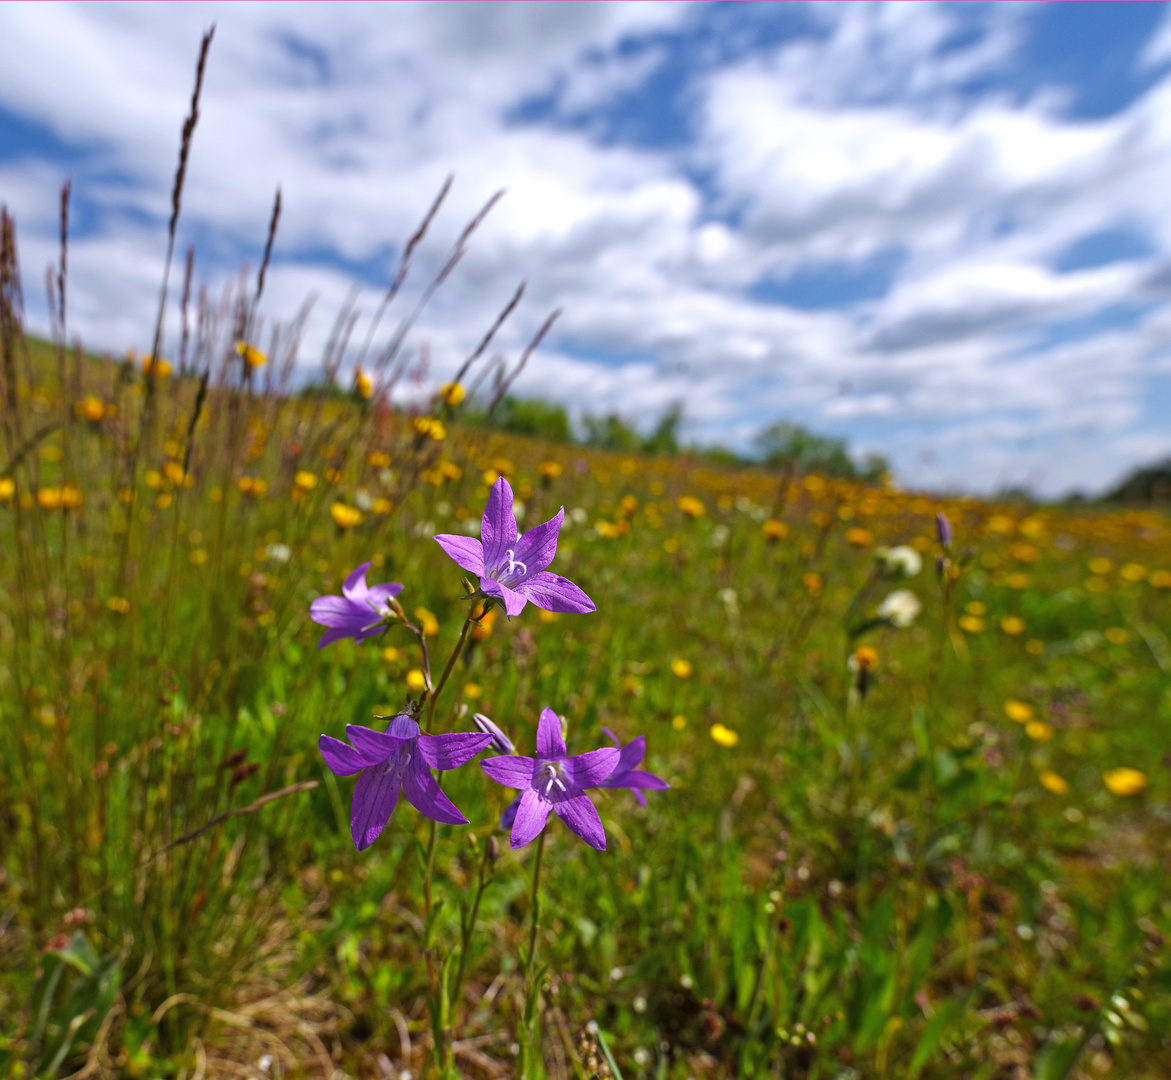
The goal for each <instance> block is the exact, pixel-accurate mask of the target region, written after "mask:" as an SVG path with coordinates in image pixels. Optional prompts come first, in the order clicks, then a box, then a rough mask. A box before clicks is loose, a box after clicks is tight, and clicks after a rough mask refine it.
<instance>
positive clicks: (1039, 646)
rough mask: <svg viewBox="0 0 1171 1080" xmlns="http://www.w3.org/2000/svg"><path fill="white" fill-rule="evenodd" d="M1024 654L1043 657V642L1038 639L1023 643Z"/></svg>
mask: <svg viewBox="0 0 1171 1080" xmlns="http://www.w3.org/2000/svg"><path fill="white" fill-rule="evenodd" d="M1025 652H1027V653H1028V654H1029V655H1030V656H1044V655H1045V642H1043V641H1042V640H1041V639H1040V638H1029V640H1028V641H1026V642H1025Z"/></svg>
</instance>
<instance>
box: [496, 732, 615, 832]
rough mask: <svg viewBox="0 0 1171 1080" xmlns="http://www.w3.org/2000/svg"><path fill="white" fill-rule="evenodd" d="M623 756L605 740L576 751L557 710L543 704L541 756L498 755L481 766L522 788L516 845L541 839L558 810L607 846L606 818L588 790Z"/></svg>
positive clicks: (501, 780) (570, 823)
mask: <svg viewBox="0 0 1171 1080" xmlns="http://www.w3.org/2000/svg"><path fill="white" fill-rule="evenodd" d="M620 756H621V755H620V754H619V752H618V751H617V750H615V749H614V748H613V747H611V746H604V747H602V749H600V750H591V751H590V752H589V753H588V754H578V755H576V756H575V757H570V756H569V751H568V750H567V749H566V747H565V740H564V739H563V738H562V737H561V721H560V720H559V719H558V718H557V714H556V713H555V712H554V711H553V710H552V709H542V710H541V718H540V720H539V721H538V723H537V756H536V757H535V758H530V757H519V756H518V757H494V758H488V759H487V760H485V761H481V762H480V768H481V769H483V770H484V772H486V773H487V774H488V775H489V776H490V777H491V778H492V779H493V780H495V781H496V782H497V783H498V784H503V785H504V786H505V787H510V788H516V789H518V790H519V791H520V793H521V794H520V801H519V802H518V803H517V804H516V811H515V813H514V814H513V820H512V822H511V825H512V836H511V844H512V846H513V847H514V848H520V847H524V846H525V845H526V844H528V843H531V842H532V841H533V840H535V839H536V838H537V837H538V836H539V835H540V833H541V831H542V830H543V829H544V828H545V822H546V821H547V820H548V817H549V812H550V811H552V812H553V813H555V814H556V815H557V816H558V817H559V818H561V820H562V821H564V822H565V824H566V825H568V826H569V828H570V829H572V830H573V831H574V832H575V833H577V835H578V836H580V837H581V838H582V839H583V840H584V841H585V842H586V843H587V844H589V845H590V847H593V848H597V849H598V850H599V851H605V850H606V832H605V830H604V829H603V828H602V819H601V818H600V817H599V816H598V811H597V809H596V808H595V807H594V804H593V803H592V802H590V800H589V796H588V795H586V794H585V792H586V789H588V788H592V787H597V786H598V784H600V783H601V782H602V781H603V780H605V779H606V777H608V776H609V775H610V773H612V772H613V771H614V767H615V766H616V765H617V764H618V761H619V758H620ZM510 809H511V808H510ZM507 814H508V811H505V815H506V816H507Z"/></svg>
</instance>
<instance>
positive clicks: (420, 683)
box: [407, 668, 427, 693]
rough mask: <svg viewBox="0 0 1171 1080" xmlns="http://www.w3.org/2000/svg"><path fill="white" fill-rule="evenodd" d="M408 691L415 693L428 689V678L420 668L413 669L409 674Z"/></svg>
mask: <svg viewBox="0 0 1171 1080" xmlns="http://www.w3.org/2000/svg"><path fill="white" fill-rule="evenodd" d="M407 689H409V690H413V691H414V692H415V693H418V692H419V691H420V690H426V689H427V678H426V676H425V675H424V674H423V673H422V672H421V671H420V670H419V669H418V668H411V670H410V671H408V672H407Z"/></svg>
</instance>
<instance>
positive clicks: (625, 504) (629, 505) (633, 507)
mask: <svg viewBox="0 0 1171 1080" xmlns="http://www.w3.org/2000/svg"><path fill="white" fill-rule="evenodd" d="M620 509H621V510H622V513H624V514H625V515H626V516H627V517H630V515H631V514H633V513H635V511H637V510H638V500H637V499H636V498H635V497H634V496H633V495H623V496H622V503H621V506H620Z"/></svg>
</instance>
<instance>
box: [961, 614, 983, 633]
mask: <svg viewBox="0 0 1171 1080" xmlns="http://www.w3.org/2000/svg"><path fill="white" fill-rule="evenodd" d="M956 621H957V622H958V623H959V624H960V629H961V630H963V631H964V633H966V634H979V633H981V632H982V631H983V629H984V620H983V619H981V618H980V617H979V616H978V615H961V616H960V617H959V619H957V620H956Z"/></svg>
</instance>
